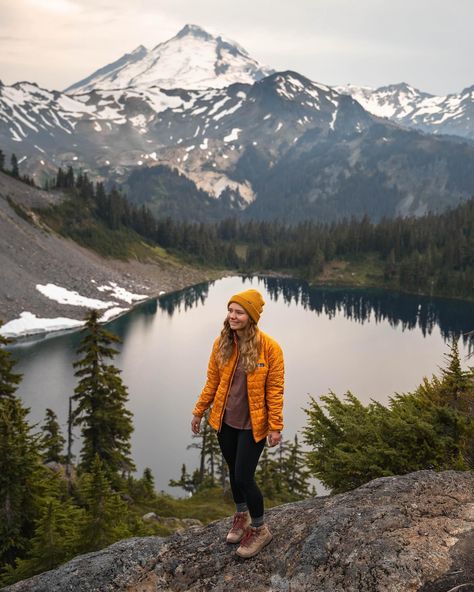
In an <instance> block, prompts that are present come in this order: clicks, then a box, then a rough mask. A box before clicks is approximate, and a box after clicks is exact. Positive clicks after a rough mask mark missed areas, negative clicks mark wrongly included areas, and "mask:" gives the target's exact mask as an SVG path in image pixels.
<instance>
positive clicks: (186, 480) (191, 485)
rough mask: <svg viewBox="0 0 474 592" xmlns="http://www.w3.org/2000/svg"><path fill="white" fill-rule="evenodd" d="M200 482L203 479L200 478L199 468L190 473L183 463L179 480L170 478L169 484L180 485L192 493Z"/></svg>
mask: <svg viewBox="0 0 474 592" xmlns="http://www.w3.org/2000/svg"><path fill="white" fill-rule="evenodd" d="M202 483H203V480H201V475H200V472H199V469H196V470H195V471H194V472H193V474H192V475H190V474H189V473H188V471H187V469H186V465H185V464H183V465H182V466H181V476H180V478H179V480H175V479H170V481H169V486H170V487H181V488H183V489H184V491H187V492H188V493H191V494H193V493H196V491H197V490H198V489H199V487H200V486H201V484H202Z"/></svg>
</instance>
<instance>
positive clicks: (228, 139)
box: [224, 127, 242, 142]
mask: <svg viewBox="0 0 474 592" xmlns="http://www.w3.org/2000/svg"><path fill="white" fill-rule="evenodd" d="M241 131H242V130H241V129H240V128H238V127H234V128H233V129H232V131H231V132H230V134H229V135H227V136H224V142H233V141H234V140H238V139H239V134H240V132H241Z"/></svg>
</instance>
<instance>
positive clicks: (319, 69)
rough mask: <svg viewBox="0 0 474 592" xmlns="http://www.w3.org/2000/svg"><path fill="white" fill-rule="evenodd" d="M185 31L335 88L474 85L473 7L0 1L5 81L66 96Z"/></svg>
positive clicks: (289, 0) (274, 0)
mask: <svg viewBox="0 0 474 592" xmlns="http://www.w3.org/2000/svg"><path fill="white" fill-rule="evenodd" d="M186 23H193V24H196V25H200V26H201V27H203V28H204V29H207V30H209V31H210V32H211V33H218V34H221V35H222V36H224V37H228V38H231V39H233V40H235V41H237V42H239V43H240V44H241V45H242V46H243V47H245V49H246V50H247V51H248V52H249V53H250V55H251V56H252V57H253V58H255V59H256V60H258V61H259V62H261V63H263V64H266V65H268V66H271V67H273V68H275V69H277V70H284V69H292V70H296V71H297V72H300V73H301V74H303V75H305V76H307V77H309V78H311V79H312V80H314V81H317V82H322V83H325V84H329V85H337V84H347V83H352V84H357V85H368V86H382V85H385V84H390V83H396V82H402V81H403V82H408V83H410V84H412V85H413V86H416V87H417V88H419V89H421V90H424V91H427V92H431V93H433V94H448V93H454V92H459V91H461V90H462V89H463V88H465V87H467V86H471V85H473V84H474V68H473V67H472V61H473V56H474V35H473V32H472V29H473V23H474V0H448V1H446V0H231V1H228V0H0V80H2V81H3V82H4V83H5V84H12V83H13V82H17V81H20V80H29V81H31V82H36V83H38V84H39V85H40V86H43V87H46V88H49V89H57V90H62V89H63V88H66V87H67V86H69V85H71V84H73V83H74V82H77V81H78V80H80V79H82V78H84V77H86V76H88V75H89V74H91V73H92V72H93V71H95V70H97V69H98V68H100V67H102V66H104V65H106V64H108V63H110V62H112V61H114V60H116V59H117V58H119V57H120V56H122V55H123V54H124V53H127V52H130V51H131V50H133V49H134V48H135V47H137V46H138V45H140V44H142V45H145V46H146V47H148V48H151V47H154V46H155V45H157V44H158V43H161V42H163V41H166V40H167V39H169V38H170V37H173V36H174V35H175V34H176V33H177V32H178V31H179V30H180V29H181V28H182V27H183V26H184V25H185V24H186Z"/></svg>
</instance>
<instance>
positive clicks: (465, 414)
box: [304, 348, 474, 493]
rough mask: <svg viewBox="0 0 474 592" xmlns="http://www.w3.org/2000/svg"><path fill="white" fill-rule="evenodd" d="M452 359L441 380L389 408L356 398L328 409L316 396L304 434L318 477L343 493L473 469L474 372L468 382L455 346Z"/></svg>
mask: <svg viewBox="0 0 474 592" xmlns="http://www.w3.org/2000/svg"><path fill="white" fill-rule="evenodd" d="M448 359H449V364H448V368H447V369H445V370H443V378H442V379H441V380H440V379H438V378H436V377H434V378H433V380H431V381H429V380H427V379H424V381H423V383H422V384H421V385H420V386H419V387H418V388H417V389H416V390H415V391H414V392H413V393H407V394H404V395H395V396H394V397H393V398H392V399H391V400H390V404H389V406H388V407H384V406H383V405H381V404H380V403H376V402H372V403H370V404H369V405H367V406H364V405H363V404H362V403H361V402H360V401H359V400H358V399H357V398H356V397H355V396H354V395H352V394H351V393H348V394H347V395H346V397H345V400H341V399H339V398H338V397H337V396H336V395H335V394H334V393H330V394H329V395H327V396H323V397H321V401H322V404H319V403H317V402H316V401H315V399H313V398H312V399H311V402H310V405H309V407H308V409H306V410H305V411H306V413H307V415H308V421H307V426H306V427H305V428H304V438H305V441H306V443H307V444H309V445H310V446H311V447H312V450H311V451H310V452H309V453H308V465H309V468H310V469H311V471H312V473H313V474H314V475H315V476H316V477H318V478H319V479H320V480H321V481H322V482H323V483H324V484H325V485H326V486H327V487H329V488H331V489H332V490H333V491H334V492H335V493H338V492H341V491H346V490H348V489H352V488H354V487H358V486H359V485H362V484H363V483H366V482H367V481H370V480H371V479H375V478H376V477H382V476H387V475H400V474H405V473H408V472H411V471H417V470H422V469H436V470H445V469H456V470H467V469H470V468H473V467H474V446H473V442H474V417H473V416H472V415H471V411H470V409H471V404H472V403H470V402H472V401H473V400H474V372H472V371H471V372H470V373H468V374H469V376H468V377H466V376H465V373H464V372H463V371H461V370H460V367H458V363H457V360H458V357H457V354H456V350H455V348H454V349H452V350H451V354H450V356H448ZM466 378H468V379H469V380H468V381H466ZM447 384H448V385H450V387H449V390H448V392H449V396H447V395H446V388H447ZM461 392H462V393H463V395H462V398H461V397H460V393H461ZM456 393H457V394H456ZM461 401H463V407H462V408H461V404H460V402H461Z"/></svg>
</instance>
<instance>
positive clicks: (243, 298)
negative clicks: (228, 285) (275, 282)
mask: <svg viewBox="0 0 474 592" xmlns="http://www.w3.org/2000/svg"><path fill="white" fill-rule="evenodd" d="M231 302H237V304H240V306H242V307H243V308H245V311H246V312H247V314H248V315H249V316H250V317H251V318H252V319H253V320H254V321H255V322H256V323H258V320H259V318H260V315H261V314H262V310H263V305H264V304H265V301H264V300H263V298H262V295H261V294H260V292H259V291H258V290H252V289H250V290H245V291H244V292H239V293H238V294H234V296H232V297H231V298H230V299H229V302H228V304H227V306H229V304H230V303H231Z"/></svg>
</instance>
